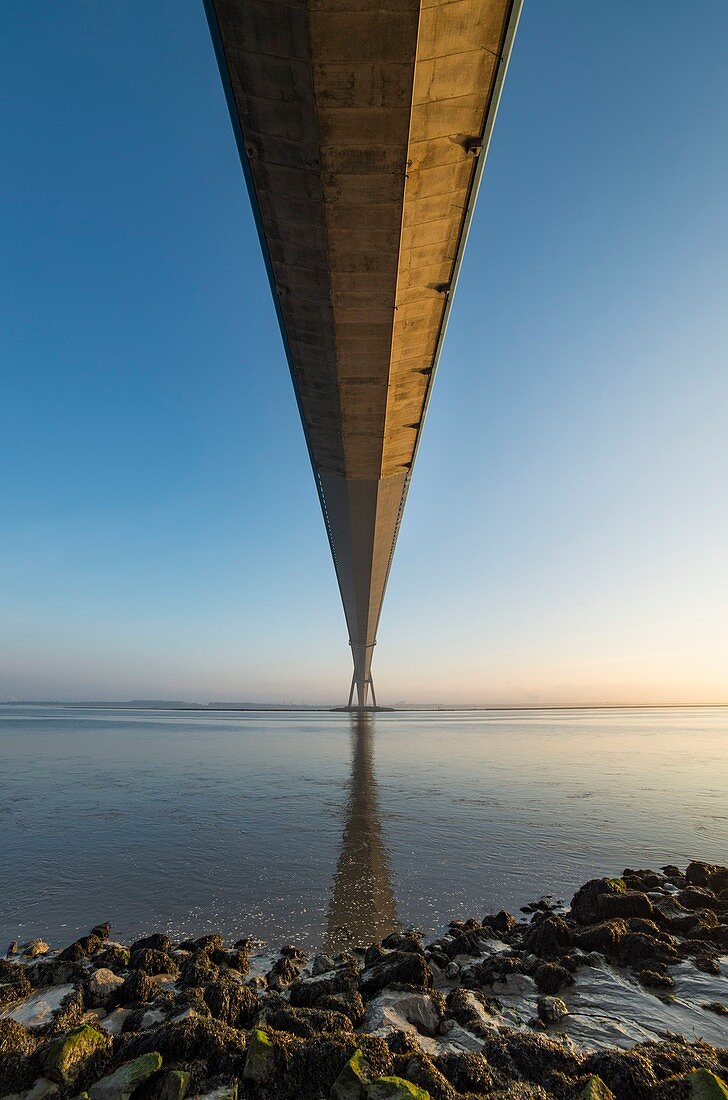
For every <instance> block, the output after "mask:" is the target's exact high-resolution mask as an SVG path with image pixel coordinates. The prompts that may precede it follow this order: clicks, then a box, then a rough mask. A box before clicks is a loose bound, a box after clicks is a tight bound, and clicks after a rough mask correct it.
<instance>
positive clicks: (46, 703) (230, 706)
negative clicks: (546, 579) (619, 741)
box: [0, 699, 728, 714]
mask: <svg viewBox="0 0 728 1100" xmlns="http://www.w3.org/2000/svg"><path fill="white" fill-rule="evenodd" d="M0 707H84V708H87V709H89V710H93V709H99V710H101V709H105V708H108V707H117V708H123V709H125V710H168V711H171V712H173V711H182V712H193V713H196V714H199V713H203V714H208V713H215V712H218V711H236V712H246V713H258V714H276V713H278V714H280V713H295V712H298V711H305V712H307V713H311V714H331V713H337V712H338V713H345V712H346V708H344V707H342V706H340V705H336V704H333V703H332V704H326V703H183V702H179V703H176V702H172V701H166V700H155V699H140V700H138V701H137V700H132V701H128V700H125V701H119V700H113V699H109V700H91V701H83V700H82V701H76V700H60V699H3V700H0ZM716 708H728V703H576V704H575V703H571V704H565V705H561V706H557V705H548V706H528V707H525V706H510V705H508V704H507V703H503V704H500V705H497V706H496V705H493V704H489V705H482V706H478V705H473V706H469V705H467V704H464V703H463V704H452V705H451V706H442V705H439V704H432V705H431V706H428V705H426V704H413V705H412V706H409V705H404V706H399V707H396V706H395V707H382V708H380V709H381V711H383V712H385V713H394V714H424V713H428V714H430V713H435V714H459V713H462V712H470V711H480V712H484V713H496V714H497V713H502V712H503V711H519V712H523V713H530V712H540V711H579V710H714V709H716Z"/></svg>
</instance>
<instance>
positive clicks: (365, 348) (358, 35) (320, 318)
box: [206, 0, 520, 705]
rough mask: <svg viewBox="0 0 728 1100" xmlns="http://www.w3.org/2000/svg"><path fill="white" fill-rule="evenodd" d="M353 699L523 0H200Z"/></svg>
mask: <svg viewBox="0 0 728 1100" xmlns="http://www.w3.org/2000/svg"><path fill="white" fill-rule="evenodd" d="M206 6H207V10H208V17H209V21H210V26H211V30H212V34H213V39H214V41H215V44H216V49H217V53H218V60H219V63H220V69H221V73H222V76H223V81H224V83H225V87H226V92H227V95H228V102H229V105H230V110H231V116H232V119H233V125H234V128H235V132H236V135H237V138H238V143H239V146H240V153H241V158H242V161H243V167H244V169H245V173H246V178H247V181H248V185H249V188H250V193H251V199H252V202H253V206H254V209H255V213H256V218H257V220H258V226H259V231H260V236H261V243H262V246H263V250H264V254H265V256H266V262H267V264H268V269H269V274H270V278H271V284H272V287H273V292H274V296H275V300H276V303H277V308H278V313H279V318H280V322H281V329H282V332H283V336H284V341H285V344H286V350H287V354H288V359H289V364H290V368H291V374H292V377H293V383H294V387H295V390H296V395H297V398H298V402H299V406H300V411H301V417H302V420H303V424H304V430H305V433H306V438H307V442H308V446H309V451H310V455H311V461H312V464H313V467H314V473H315V476H316V481H317V486H318V489H319V495H320V498H321V504H322V508H323V512H324V518H325V520H326V526H327V530H328V535H329V541H330V544H331V551H332V554H333V558H334V565H335V567H336V574H337V577H338V581H339V586H340V589H341V596H342V600H343V604H344V612H345V614H346V619H347V624H348V628H349V639H350V642H351V645H352V653H353V658H354V673H355V682H356V686H357V691H358V701H359V704H360V705H364V704H365V703H366V700H367V690H368V685H369V682H370V677H371V658H372V649H373V646H374V644H375V642H376V631H377V624H378V622H379V616H380V612H381V608H382V601H383V599H384V591H385V587H386V583H387V577H388V573H389V568H390V564H391V560H392V555H393V552H394V546H395V542H396V538H397V532H398V529H399V524H400V520H401V516H402V509H403V507H404V502H405V499H406V495H407V489H408V485H409V480H410V476H411V471H412V467H413V464H414V460H415V455H416V452H417V446H418V442H419V437H420V433H421V430H422V424H423V420H424V416H425V411H426V408H427V402H428V398H429V394H430V389H431V386H432V379H433V374H434V369H435V367H436V365H437V359H438V356H439V351H440V345H441V341H442V337H443V334H444V326H445V323H446V320H447V313H448V308H449V300H450V298H451V295H452V292H453V290H454V285H455V280H456V278H457V271H458V267H459V262H460V257H461V255H462V249H463V247H464V242H465V236H466V234H467V226H468V222H469V217H470V213H471V211H472V206H473V203H474V201H475V194H476V191H477V185H478V182H479V176H480V171H481V170H482V162H483V160H484V156H485V150H486V149H487V144H488V140H489V137H490V130H491V127H492V125H493V121H494V118H495V111H496V107H497V101H498V96H499V94H500V88H501V84H502V80H503V77H504V74H505V66H506V63H507V58H508V54H509V51H510V47H511V44H512V39H513V35H514V33H515V25H516V22H517V17H518V9H519V6H520V0H391V2H388V3H387V4H382V3H381V0H288V2H285V0H206Z"/></svg>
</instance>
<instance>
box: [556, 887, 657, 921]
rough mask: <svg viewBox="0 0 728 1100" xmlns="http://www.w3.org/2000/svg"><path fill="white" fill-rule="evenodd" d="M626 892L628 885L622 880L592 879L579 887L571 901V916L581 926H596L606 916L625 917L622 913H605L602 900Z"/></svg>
mask: <svg viewBox="0 0 728 1100" xmlns="http://www.w3.org/2000/svg"><path fill="white" fill-rule="evenodd" d="M626 891H627V886H626V883H625V882H624V880H623V879H621V878H593V879H590V880H589V881H588V882H585V883H584V885H583V886H580V887H579V889H578V890H577V891H576V893H575V894H574V896H573V898H572V899H571V915H572V916H573V918H574V920H576V921H577V922H578V923H579V924H596V923H598V922H599V921H600V920H602V919H603V918H604V917H605V916H623V915H624V914H622V913H608V914H607V913H604V912H603V910H602V899H603V898H605V897H611V898H614V897H617V896H621V895H622V894H624V893H626ZM629 915H630V916H634V915H637V916H639V915H640V914H629Z"/></svg>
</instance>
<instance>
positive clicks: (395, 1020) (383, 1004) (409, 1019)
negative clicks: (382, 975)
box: [364, 989, 440, 1036]
mask: <svg viewBox="0 0 728 1100" xmlns="http://www.w3.org/2000/svg"><path fill="white" fill-rule="evenodd" d="M407 1025H409V1027H410V1028H412V1027H414V1028H415V1029H416V1030H417V1031H419V1032H420V1033H421V1034H423V1035H431V1036H432V1035H436V1034H437V1030H438V1027H439V1025H440V1013H439V1012H438V1010H437V1008H436V1007H435V1005H434V1004H433V1002H432V998H431V997H429V996H428V995H427V994H426V993H415V992H408V991H405V990H401V991H400V990H391V989H387V990H384V992H382V993H380V994H379V995H378V996H377V997H375V998H374V999H373V1000H371V1001H370V1002H369V1004H368V1005H367V1008H366V1013H365V1016H364V1030H365V1031H367V1032H370V1033H380V1032H382V1031H388V1030H392V1029H395V1030H401V1031H406V1030H408V1027H407Z"/></svg>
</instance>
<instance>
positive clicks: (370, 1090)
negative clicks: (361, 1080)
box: [366, 1077, 430, 1100]
mask: <svg viewBox="0 0 728 1100" xmlns="http://www.w3.org/2000/svg"><path fill="white" fill-rule="evenodd" d="M366 1100H430V1094H429V1092H428V1091H427V1089H421V1088H418V1086H417V1085H413V1084H412V1082H411V1081H405V1079H404V1077H377V1079H376V1080H375V1081H372V1083H371V1084H370V1085H368V1086H367V1090H366Z"/></svg>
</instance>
